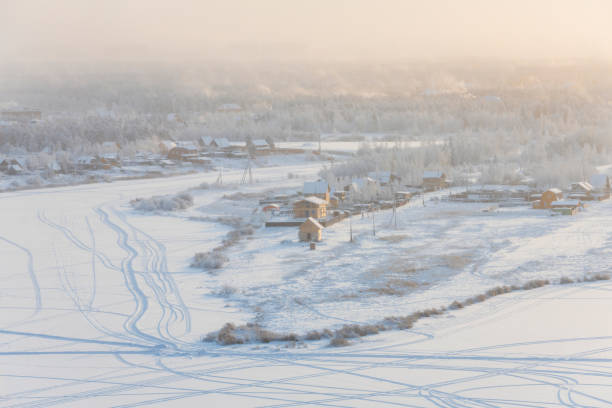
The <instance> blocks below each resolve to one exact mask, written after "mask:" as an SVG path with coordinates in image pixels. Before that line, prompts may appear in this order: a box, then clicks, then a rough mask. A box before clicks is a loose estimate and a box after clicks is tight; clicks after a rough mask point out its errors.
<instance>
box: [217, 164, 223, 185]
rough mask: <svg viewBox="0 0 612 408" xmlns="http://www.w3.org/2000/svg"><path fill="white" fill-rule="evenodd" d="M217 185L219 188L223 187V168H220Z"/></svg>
mask: <svg viewBox="0 0 612 408" xmlns="http://www.w3.org/2000/svg"><path fill="white" fill-rule="evenodd" d="M217 184H218V185H220V186H222V185H223V167H221V169H220V170H219V176H218V177H217Z"/></svg>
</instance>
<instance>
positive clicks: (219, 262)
mask: <svg viewBox="0 0 612 408" xmlns="http://www.w3.org/2000/svg"><path fill="white" fill-rule="evenodd" d="M228 260H229V259H227V257H226V256H225V255H223V253H221V251H219V250H216V249H215V250H212V251H210V252H198V253H197V254H195V255H194V257H193V261H192V262H191V266H192V267H194V268H202V269H220V268H222V267H223V265H225V263H226V262H227V261H228Z"/></svg>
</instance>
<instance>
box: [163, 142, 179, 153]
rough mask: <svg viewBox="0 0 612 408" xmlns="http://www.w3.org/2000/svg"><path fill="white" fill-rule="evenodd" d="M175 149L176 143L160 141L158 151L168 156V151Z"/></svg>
mask: <svg viewBox="0 0 612 408" xmlns="http://www.w3.org/2000/svg"><path fill="white" fill-rule="evenodd" d="M175 147H176V143H174V141H172V140H162V141H161V142H159V151H160V152H162V153H165V154H168V153H169V152H170V150H172V149H174V148H175Z"/></svg>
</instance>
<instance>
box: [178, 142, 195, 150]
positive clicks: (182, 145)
mask: <svg viewBox="0 0 612 408" xmlns="http://www.w3.org/2000/svg"><path fill="white" fill-rule="evenodd" d="M176 147H180V148H182V149H187V150H198V146H196V145H195V143H194V142H192V141H191V140H177V141H176Z"/></svg>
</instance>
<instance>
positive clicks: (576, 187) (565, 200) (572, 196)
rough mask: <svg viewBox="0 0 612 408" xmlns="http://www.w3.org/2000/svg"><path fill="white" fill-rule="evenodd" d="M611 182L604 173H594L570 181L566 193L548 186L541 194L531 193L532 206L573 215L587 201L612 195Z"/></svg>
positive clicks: (608, 197)
mask: <svg viewBox="0 0 612 408" xmlns="http://www.w3.org/2000/svg"><path fill="white" fill-rule="evenodd" d="M611 186H612V182H611V180H610V176H608V175H606V174H594V175H593V176H591V179H590V180H589V181H588V182H587V181H580V182H576V183H572V184H571V185H570V186H569V188H568V191H567V193H564V192H563V191H562V190H560V189H558V188H550V189H548V190H546V191H544V192H543V193H542V194H539V195H533V196H532V197H533V198H535V200H534V201H533V208H536V209H549V210H551V211H553V213H556V214H563V215H574V214H576V213H577V212H578V211H580V210H581V209H583V208H584V207H585V206H586V202H587V201H601V200H607V199H610V197H611V196H612V188H611Z"/></svg>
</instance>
